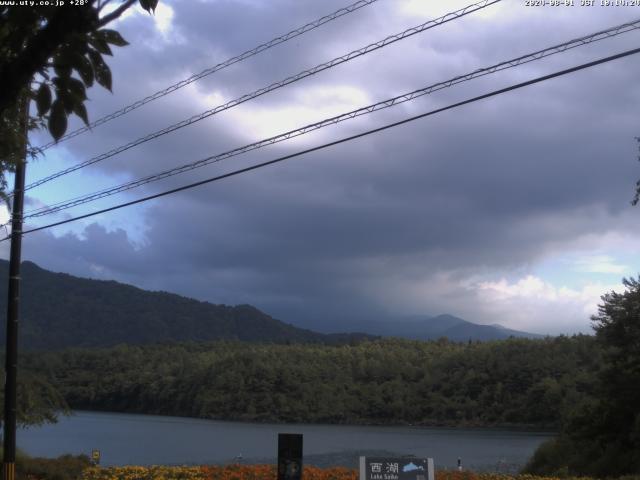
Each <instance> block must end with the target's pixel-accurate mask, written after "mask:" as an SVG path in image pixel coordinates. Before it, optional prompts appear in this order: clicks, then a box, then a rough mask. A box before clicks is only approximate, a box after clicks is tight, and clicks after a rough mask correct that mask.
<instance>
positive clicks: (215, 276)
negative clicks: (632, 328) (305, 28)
mask: <svg viewBox="0 0 640 480" xmlns="http://www.w3.org/2000/svg"><path fill="white" fill-rule="evenodd" d="M162 3H163V4H164V6H163V7H162V9H161V10H160V11H159V13H158V15H157V16H156V17H155V19H152V18H149V17H148V16H147V15H143V14H134V15H130V16H128V17H127V18H125V19H123V20H122V21H120V22H119V24H118V25H117V28H118V29H120V30H121V31H122V33H123V35H124V36H125V38H127V39H128V40H129V41H130V42H131V44H132V45H131V46H130V47H127V48H126V49H121V50H119V51H117V52H116V54H115V56H114V58H113V60H112V61H111V63H110V65H111V66H112V69H113V72H114V85H115V95H113V96H111V95H110V94H108V93H106V92H102V91H99V90H93V91H92V92H91V96H92V100H91V102H90V105H89V110H90V112H91V116H92V118H98V117H99V116H100V115H102V114H105V113H109V112H110V111H112V110H113V109H115V108H117V107H118V106H120V105H124V104H126V103H128V102H130V101H134V100H136V99H138V98H141V97H144V96H145V95H148V94H149V93H151V92H153V91H156V90H157V89H159V88H162V87H164V86H166V85H168V84H171V83H172V82H174V81H177V80H180V79H181V78H185V77H187V76H189V75H190V74H193V73H196V72H198V71H201V70H202V69H204V68H206V67H208V66H210V65H212V64H215V63H218V62H220V61H223V60H224V59H226V58H228V57H230V56H233V55H236V54H238V53H241V52H242V51H244V50H247V49H249V48H251V47H253V46H255V45H257V44H259V43H261V42H263V41H265V40H268V39H269V38H272V37H274V36H276V35H278V34H282V33H284V32H286V31H288V30H291V29H292V28H294V27H296V26H299V25H302V24H304V23H306V22H308V21H310V20H312V19H314V18H317V17H319V16H321V15H323V14H326V13H328V12H330V11H332V10H335V9H337V8H340V7H341V6H344V2H338V1H327V2H312V1H309V2H299V1H295V0H278V1H269V2H267V1H264V2H262V1H258V0H256V1H249V0H246V1H231V0H218V1H209V2H204V1H175V2H169V1H163V2H162ZM454 3H455V4H454ZM462 6H464V3H462V2H452V3H451V4H449V2H447V4H446V5H444V4H437V6H434V4H433V3H431V2H426V1H425V2H421V1H416V0H412V1H407V2H401V1H394V2H387V1H385V0H380V2H377V3H375V4H374V5H372V6H369V7H366V8H363V9H361V11H359V12H358V13H354V14H351V15H348V16H346V17H344V18H342V19H340V20H338V21H335V22H332V23H331V24H329V25H326V26H323V27H321V28H319V29H317V30H314V31H313V32H310V33H309V34H306V35H304V36H302V37H299V38H298V39H296V40H294V41H292V42H289V43H287V44H285V45H281V46H279V47H276V48H274V49H272V50H269V51H267V52H265V53H263V54H261V55H259V56H257V57H255V58H252V59H250V60H248V61H245V62H242V63H241V64H238V65H236V66H234V67H231V68H229V69H226V70H224V71H222V72H219V73H216V74H215V75H212V76H210V77H208V78H206V79H204V80H202V81H199V82H197V83H195V84H192V85H190V86H189V87H187V88H184V89H182V90H180V91H179V92H176V93H175V94H172V95H170V96H167V97H165V98H163V99H161V100H159V101H157V102H154V103H152V104H149V105H147V106H145V107H143V108H141V109H139V110H137V111H135V112H133V113H132V114H130V115H128V116H126V117H123V118H121V119H119V120H117V121H114V122H112V123H109V124H108V125H105V126H103V127H99V128H96V129H95V131H94V132H93V133H92V134H90V135H84V136H81V137H78V138H77V139H76V140H73V141H70V142H68V143H65V144H62V145H60V147H58V148H59V149H58V150H56V151H55V152H53V153H51V154H50V155H48V156H47V158H46V159H45V160H42V161H40V162H38V164H37V165H35V166H33V169H32V171H31V173H30V175H31V176H32V177H33V178H36V177H38V176H42V175H43V174H44V173H45V172H46V171H48V170H47V169H51V167H50V166H48V164H47V162H48V161H50V165H54V164H55V165H58V164H59V163H63V164H72V163H75V162H78V161H81V160H83V159H85V158H88V157H89V156H92V155H95V154H97V153H100V152H102V151H105V150H108V149H110V148H113V146H115V145H119V144H122V143H126V142H128V141H130V140H132V139H134V138H137V137H139V136H142V135H145V134H146V133H149V132H151V131H153V130H155V129H158V128H162V127H164V126H166V125H168V124H170V123H173V122H176V121H179V120H181V119H183V118H186V117H189V116H191V115H193V114H196V113H199V112H201V111H203V110H206V109H209V108H212V107H213V106H215V105H218V104H221V103H224V102H225V101H228V100H230V99H233V98H237V97H239V96H241V95H243V94H245V93H247V92H250V91H252V90H255V89H257V88H260V87H262V86H264V85H267V84H269V83H271V82H273V81H277V80H279V79H281V78H284V77H286V76H288V75H291V74H295V73H297V72H298V71H301V70H304V69H306V68H309V67H311V66H313V65H315V64H318V63H321V62H324V61H327V60H330V59H331V58H333V57H334V56H337V55H342V54H344V53H347V52H348V51H350V50H353V49H355V48H359V47H361V46H364V45H366V44H367V43H370V42H372V41H376V40H379V39H381V38H384V37H385V36H386V35H389V34H392V33H395V32H397V31H400V30H403V29H405V28H408V27H411V26H413V25H417V24H419V23H422V22H424V21H426V20H427V19H429V18H433V17H436V16H439V15H442V14H444V13H446V12H447V11H449V10H453V9H455V8H459V7H462ZM570 10H571V9H570V8H567V9H555V10H553V9H551V8H547V9H531V8H525V7H524V6H523V5H521V4H520V2H504V3H503V4H499V5H498V6H495V7H489V9H487V10H485V11H483V12H482V14H472V15H469V16H467V17H465V18H462V19H460V20H456V21H453V22H450V23H448V24H446V25H443V26H441V27H437V28H435V29H433V30H431V31H429V32H427V33H424V34H420V35H416V36H414V37H412V38H410V39H407V40H404V41H402V42H399V43H398V44H395V45H393V46H390V47H387V48H385V49H382V50H380V51H378V52H375V53H372V54H370V55H367V56H365V57H362V58H359V59H356V60H354V61H352V62H349V63H348V64H345V65H341V66H340V67H336V68H335V69H332V70H330V71H327V72H323V73H322V74H318V75H316V76H314V77H311V78H308V79H305V80H303V81H301V82H299V83H296V84H294V85H291V86H289V87H286V88H284V89H281V90H279V91H277V92H272V93H270V94H267V95H265V96H263V97H261V98H259V99H257V100H255V101H252V102H249V103H246V104H243V105H241V106H239V107H237V108H235V109H233V110H230V111H227V112H223V113H221V114H219V115H216V116H214V117H212V118H209V119H206V120H203V121H201V122H199V123H198V124H196V125H193V126H191V127H189V128H186V129H182V130H181V131H180V132H176V133H174V134H170V135H167V136H165V137H162V138H161V139H159V140H158V141H154V142H149V143H146V144H145V145H143V146H140V147H137V148H135V149H132V150H131V151H129V152H127V153H125V154H122V155H119V156H117V157H115V158H112V159H110V160H107V161H105V162H102V163H100V164H97V165H95V166H93V167H92V169H91V171H87V172H84V173H78V174H75V176H72V175H70V176H69V178H67V179H65V180H61V181H60V182H59V183H58V184H56V185H54V184H53V183H54V182H52V184H51V185H50V186H47V188H45V189H43V190H42V193H38V192H37V191H35V190H34V191H33V193H32V196H33V197H34V199H37V200H38V201H41V202H45V203H47V202H48V203H51V202H55V201H58V200H61V199H64V198H67V197H71V196H75V195H78V194H82V193H86V192H88V191H91V190H94V189H96V188H98V185H100V186H102V185H104V184H107V185H108V184H110V183H118V182H120V181H122V180H126V179H133V178H137V177H139V176H141V175H146V174H149V173H154V172H156V171H158V170H160V169H163V168H170V167H172V166H175V165H178V164H181V163H184V162H186V161H191V160H195V159H197V158H201V157H204V156H207V155H211V154H214V153H219V152H221V151H224V150H225V149H229V148H234V147H237V146H240V145H243V144H245V143H248V142H252V141H256V140H259V139H261V138H264V137H266V136H270V135H273V134H276V133H280V132H282V131H284V130H287V129H290V128H296V127H298V126H302V125H304V124H307V123H309V122H313V121H318V120H321V119H322V118H325V117H327V116H330V115H334V114H337V113H340V112H343V111H348V110H351V109H353V108H357V107H359V106H363V105H365V104H368V103H371V102H374V101H379V100H382V99H385V98H388V97H391V96H394V95H398V94H401V93H404V92H407V91H411V90H414V89H417V88H421V87H424V86H426V85H429V84H431V83H435V82H438V81H442V80H446V79H448V78H450V77H453V76H455V75H459V74H463V73H466V72H469V71H473V70H475V69H477V68H481V67H484V66H488V65H491V64H493V63H497V62H498V61H502V60H506V59H508V58H511V57H515V56H518V55H522V54H525V53H529V52H531V51H533V50H537V49H540V48H544V47H547V46H550V45H553V44H555V43H559V42H562V41H566V40H569V39H571V38H575V37H579V36H582V35H585V34H587V33H590V32H593V31H596V30H601V29H604V28H607V27H609V26H612V25H614V24H617V23H622V22H623V21H625V20H628V19H630V18H633V14H634V12H633V11H632V10H629V9H626V8H622V7H621V8H615V9H607V8H601V7H594V8H592V9H589V8H580V7H574V9H573V10H571V11H570ZM637 38H638V33H635V32H633V33H629V34H626V35H625V36H622V37H620V38H616V39H611V40H606V41H603V42H600V43H598V44H594V45H590V46H587V47H583V48H580V49H575V50H572V51H570V52H567V53H565V54H562V55H558V56H554V57H551V58H548V59H545V60H543V61H540V62H532V63H530V64H527V65H525V66H522V67H519V68H514V69H511V70H508V71H505V72H501V73H499V74H496V75H491V76H486V77H483V78H482V79H478V80H475V81H473V82H468V83H465V84H461V85H459V86H457V87H455V88H451V89H446V90H443V91H441V92H438V93H435V94H432V95H430V96H427V97H424V98H422V99H420V100H417V101H415V102H411V103H408V104H404V105H402V106H398V107H395V108H393V109H389V110H387V111H384V112H378V113H376V114H372V115H370V116H366V117H363V118H360V119H357V120H352V121H349V122H345V123H342V124H340V125H339V126H336V127H331V128H327V129H323V130H322V131H319V132H316V133H312V134H309V135H306V136H304V137H301V138H299V139H296V140H294V141H291V142H287V143H283V144H279V145H276V146H272V147H268V148H265V149H263V150H260V151H257V152H253V153H251V154H249V155H247V156H246V157H242V158H235V159H232V160H229V161H225V162H223V163H221V164H219V165H215V166H211V167H207V168H204V169H200V170H195V171H193V172H190V173H188V174H183V175H181V176H178V177H174V178H172V179H169V180H165V181H163V182H159V183H158V184H153V185H149V186H147V187H145V188H143V189H139V191H136V192H131V193H129V194H127V195H124V196H120V197H114V198H112V199H110V200H109V201H105V202H104V203H103V204H104V205H109V204H112V203H114V202H116V201H118V200H120V201H122V200H124V199H128V198H136V197H138V196H141V195H143V194H144V193H147V194H148V193H152V192H156V191H160V190H163V189H166V188H169V187H171V186H177V185H182V184H185V183H188V182H190V181H195V180H197V179H202V178H206V177H208V176H211V175H215V174H219V173H222V172H226V171H230V170H232V169H234V168H239V167H242V166H246V165H250V164H252V163H255V162H258V161H263V160H268V159H272V158H275V157H277V156H279V155H284V154H288V153H292V152H295V151H298V150H300V149H303V148H308V147H310V146H313V145H317V144H319V143H323V142H327V141H332V140H335V139H339V138H342V137H345V136H348V135H350V134H354V133H358V132H361V131H363V130H366V129H368V128H374V127H377V126H381V125H383V124H386V123H389V122H391V121H396V120H400V119H402V118H406V117H407V116H410V115H415V114H419V113H422V112H424V111H428V110H431V109H433V108H437V107H440V106H444V105H447V104H450V103H452V102H456V101H460V100H463V99H465V98H468V97H471V96H475V95H479V94H482V93H486V92H488V91H490V90H493V89H496V88H502V87H504V86H507V85H509V84H512V83H515V82H520V81H524V80H526V79H529V78H532V77H535V76H539V75H544V74H548V73H550V72H553V71H555V70H559V69H562V68H567V67H569V66H573V65H576V64H578V63H582V62H586V61H589V60H592V59H595V58H599V57H602V56H606V55H609V54H612V53H615V52H618V51H621V50H624V49H626V48H628V45H630V44H631V43H632V40H633V39H637ZM639 70H640V68H639V67H638V63H637V59H636V58H635V57H631V58H627V59H622V60H618V61H616V62H612V63H609V64H606V65H602V66H600V67H597V68H594V69H591V70H588V71H584V72H578V73H576V74H574V75H571V76H567V77H563V78H560V79H556V80H553V81H549V82H545V83H543V84H540V85H536V86H532V87H528V88H527V89H525V90H519V91H515V92H511V93H508V94H505V95H501V96H499V97H495V98H492V99H488V100H485V101H482V102H477V103H474V104H471V105H468V106H465V107H461V108H459V109H455V110H452V111H448V112H444V113H442V114H439V115H437V116H433V117H430V118H427V119H424V120H421V121H418V122H413V123H411V124H408V125H406V126H403V127H398V128H396V129H393V130H388V131H385V132H382V133H380V134H376V135H374V136H368V137H366V138H362V139H359V140H356V141H353V142H350V143H348V144H343V145H340V146H336V147H332V148H329V149H326V150H322V151H319V152H315V153H312V154H309V155H306V156H304V157H301V158H297V159H295V160H291V161H290V162H287V163H285V164H281V165H277V166H273V167H269V168H265V169H261V170H258V171H254V172H251V173H249V174H246V175H243V176H240V177H234V178H232V179H228V180H225V181H222V182H218V183H215V184H211V185H208V186H203V187H199V188H196V189H193V190H189V191H185V192H181V193H180V194H176V195H173V196H170V197H165V198H163V199H160V200H157V201H154V202H152V203H149V204H145V205H143V206H139V207H133V208H132V209H130V210H122V211H120V212H118V213H116V214H113V215H103V216H99V217H95V218H94V219H93V220H90V221H86V222H85V223H82V224H79V225H76V226H73V227H58V228H56V229H52V230H50V231H46V232H41V233H37V234H32V235H29V236H28V237H27V238H26V239H25V247H24V257H25V258H28V259H33V260H34V261H37V262H39V263H40V264H41V265H42V266H44V267H46V268H50V269H53V270H57V271H66V272H70V273H74V274H79V275H86V276H92V277H97V278H114V279H117V280H121V281H126V282H131V283H134V284H136V285H139V286H142V287H145V288H152V289H163V290H169V291H175V292H178V293H181V294H185V295H189V296H194V297H196V298H199V299H204V300H209V301H212V302H216V303H231V304H235V303H251V304H254V305H256V306H258V307H260V308H263V309H264V310H266V311H267V312H268V313H270V314H272V315H274V316H276V317H278V318H282V319H284V320H287V321H290V322H294V323H298V324H301V325H305V326H312V327H314V328H318V329H322V330H336V329H348V326H349V321H356V320H358V321H362V320H366V319H368V318H382V317H384V318H397V317H400V316H402V315H408V314H416V313H420V314H438V313H442V312H448V313H452V314H456V315H460V316H463V317H464V318H466V319H468V320H470V321H477V322H482V323H495V322H498V323H501V324H503V325H505V326H507V327H512V328H519V329H524V330H530V331H534V332H541V333H561V332H564V333H571V332H577V331H588V329H589V314H590V313H594V312H595V305H596V304H597V302H598V298H599V296H600V295H601V294H603V293H605V292H606V291H607V290H608V289H610V288H615V287H616V285H619V280H620V278H621V277H622V276H624V275H627V276H628V275H634V274H635V273H636V271H637V260H638V258H640V252H638V249H637V248H636V247H635V244H634V242H633V240H632V239H633V238H634V237H635V238H637V234H638V233H639V231H638V230H639V228H638V226H637V221H636V219H637V211H636V210H634V209H633V208H632V207H630V205H629V200H630V199H631V197H632V194H633V185H634V182H635V179H636V177H638V176H639V173H640V172H639V171H638V168H637V163H636V146H635V142H634V136H636V135H638V131H637V108H636V106H637V105H638V100H640V86H639V85H638V83H637V81H635V79H637V77H638V73H639ZM42 138H44V137H42ZM36 143H37V142H36ZM56 155H57V156H56ZM50 159H51V160H50ZM87 170H89V169H87ZM71 177H74V178H71ZM34 201H35V200H34ZM83 211H88V209H84V210H83V209H78V210H77V211H76V210H73V211H70V212H69V213H70V214H71V215H73V214H77V213H81V212H83ZM567 259H571V261H567Z"/></svg>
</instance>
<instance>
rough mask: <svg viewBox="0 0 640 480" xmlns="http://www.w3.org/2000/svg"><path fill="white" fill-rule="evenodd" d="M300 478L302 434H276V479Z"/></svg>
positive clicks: (292, 479) (289, 479)
mask: <svg viewBox="0 0 640 480" xmlns="http://www.w3.org/2000/svg"><path fill="white" fill-rule="evenodd" d="M301 478H302V435H301V434H299V433H279V434H278V480H300V479H301Z"/></svg>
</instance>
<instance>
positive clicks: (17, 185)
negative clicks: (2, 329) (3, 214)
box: [2, 93, 29, 480]
mask: <svg viewBox="0 0 640 480" xmlns="http://www.w3.org/2000/svg"><path fill="white" fill-rule="evenodd" d="M20 104H21V105H20V109H19V112H18V118H19V121H20V123H21V124H20V127H21V128H23V129H24V144H23V146H22V151H21V152H20V156H19V157H18V158H17V161H16V172H15V179H14V188H13V208H12V213H11V251H10V257H9V298H8V301H7V344H6V350H5V356H6V357H5V367H4V368H5V384H4V435H3V438H4V460H3V477H2V478H3V479H4V480H15V478H16V403H17V401H16V397H17V395H16V392H17V388H16V384H17V376H18V318H19V316H18V314H19V306H20V257H21V250H22V214H23V210H24V178H25V172H26V166H27V135H28V124H29V97H28V96H27V94H26V93H25V95H24V99H23V100H21V102H20Z"/></svg>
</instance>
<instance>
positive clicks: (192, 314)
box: [0, 260, 535, 350]
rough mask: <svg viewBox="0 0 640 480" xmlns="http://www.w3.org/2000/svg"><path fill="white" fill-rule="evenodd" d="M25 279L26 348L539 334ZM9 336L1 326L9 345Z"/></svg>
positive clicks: (53, 278)
mask: <svg viewBox="0 0 640 480" xmlns="http://www.w3.org/2000/svg"><path fill="white" fill-rule="evenodd" d="M8 269H9V267H8V262H7V261H4V260H0V309H1V311H6V293H5V292H6V291H7V277H8ZM22 279H23V281H22V286H21V305H20V327H19V338H20V344H21V348H26V349H37V350H43V349H47V350H49V349H61V348H67V347H107V346H112V345H117V344H120V343H128V344H149V343H169V342H188V341H211V340H222V339H227V340H241V341H253V342H272V343H285V342H296V343H329V344H342V343H349V342H354V341H360V340H362V339H365V338H368V339H374V338H377V336H395V337H405V338H413V339H420V340H427V339H435V338H440V337H447V338H449V339H450V340H452V341H468V340H495V339H503V338H508V337H510V336H520V337H522V336H524V337H534V336H535V335H533V334H528V333H525V332H518V331H515V330H509V329H506V328H504V327H502V326H500V325H478V324H474V323H472V322H468V321H466V320H463V319H461V318H457V317H454V316H452V315H439V316H437V317H411V318H400V319H398V320H395V321H389V322H371V323H368V324H366V325H361V327H362V329H360V328H358V329H357V330H359V331H366V333H333V334H324V333H318V332H314V331H312V330H308V329H304V328H299V327H296V326H294V325H292V324H289V323H285V322H282V321H280V320H277V319H275V318H272V317H271V316H269V315H267V314H266V313H264V312H261V311H260V310H258V309H257V308H255V307H253V306H251V305H237V306H228V305H216V304H212V303H209V302H201V301H198V300H194V299H191V298H187V297H183V296H180V295H176V294H173V293H168V292H151V291H146V290H142V289H140V288H137V287H134V286H131V285H126V284H123V283H119V282H116V281H104V280H93V279H86V278H79V277H74V276H72V275H68V274H65V273H54V272H50V271H48V270H45V269H43V268H40V267H39V266H37V265H36V264H35V263H32V262H28V261H25V262H23V263H22ZM353 330H356V328H354V329H353ZM4 336H5V329H4V328H0V340H1V341H2V343H3V344H4Z"/></svg>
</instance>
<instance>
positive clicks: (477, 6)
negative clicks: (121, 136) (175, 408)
mask: <svg viewBox="0 0 640 480" xmlns="http://www.w3.org/2000/svg"><path fill="white" fill-rule="evenodd" d="M500 1H502V0H482V1H480V2H477V3H474V4H471V5H468V6H466V7H464V8H461V9H459V10H456V11H454V12H450V13H447V14H446V15H443V16H442V17H439V18H437V19H435V20H429V21H428V22H425V23H423V24H421V25H418V26H415V27H412V28H409V29H407V30H404V31H403V32H400V33H397V34H395V35H390V36H388V37H386V38H385V39H383V40H380V41H378V42H375V43H372V44H369V45H367V46H365V47H362V48H360V49H357V50H354V51H352V52H350V53H348V54H346V55H343V56H340V57H336V58H334V59H333V60H330V61H328V62H325V63H322V64H320V65H316V66H315V67H313V68H310V69H308V70H304V71H302V72H300V73H297V74H296V75H292V76H290V77H287V78H285V79H284V80H281V81H279V82H275V83H272V84H271V85H269V86H266V87H263V88H260V89H258V90H255V91H254V92H252V93H248V94H245V95H243V96H241V97H239V98H236V99H234V100H231V101H229V102H227V103H225V104H222V105H218V106H217V107H214V108H212V109H210V110H207V111H205V112H202V113H200V114H198V115H194V116H192V117H190V118H188V119H186V120H182V121H180V122H178V123H175V124H173V125H170V126H168V127H165V128H163V129H162V130H158V131H156V132H153V133H150V134H148V135H145V136H144V137H140V138H138V139H137V140H133V141H132V142H129V143H127V144H125V145H121V146H119V147H116V148H114V149H112V150H110V151H108V152H106V153H103V154H101V155H98V156H95V157H93V158H90V159H89V160H85V161H84V162H80V163H78V164H76V165H73V166H71V167H68V168H65V169H63V170H60V171H58V172H56V173H53V174H51V175H49V176H47V177H45V178H42V179H40V180H37V181H35V182H32V183H30V184H29V185H27V186H25V191H26V190H30V189H32V188H35V187H37V186H40V185H43V184H44V183H47V182H50V181H51V180H54V179H56V178H59V177H61V176H63V175H67V174H69V173H72V172H75V171H77V170H80V169H81V168H84V167H87V166H89V165H93V164H94V163H97V162H100V161H103V160H106V159H107V158H110V157H113V156H115V155H117V154H119V153H122V152H124V151H126V150H129V149H131V148H133V147H136V146H138V145H141V144H143V143H146V142H148V141H150V140H153V139H156V138H158V137H161V136H163V135H166V134H168V133H171V132H174V131H176V130H179V129H181V128H183V127H186V126H189V125H192V124H194V123H196V122H199V121H200V120H203V119H205V118H208V117H210V116H212V115H215V114H217V113H219V112H222V111H224V110H228V109H230V108H233V107H235V106H237V105H240V104H242V103H245V102H247V101H249V100H253V99H254V98H257V97H259V96H261V95H264V94H266V93H268V92H271V91H273V90H276V89H279V88H282V87H284V86H286V85H289V84H292V83H294V82H297V81H299V80H302V79H303V78H306V77H309V76H312V75H315V74H317V73H320V72H322V71H324V70H327V69H329V68H332V67H335V66H336V65H340V64H342V63H345V62H348V61H350V60H353V59H354V58H357V57H360V56H363V55H366V54H368V53H371V52H373V51H375V50H378V49H380V48H383V47H386V46H387V45H391V44H392V43H395V42H398V41H400V40H403V39H405V38H409V37H411V36H413V35H416V34H418V33H421V32H424V31H426V30H429V29H431V28H434V27H437V26H439V25H442V24H444V23H447V22H450V21H452V20H455V19H458V18H460V17H463V16H465V15H468V14H470V13H473V12H476V11H478V10H481V9H483V8H486V7H488V6H490V5H493V4H495V3H499V2H500ZM11 195H12V193H10V194H9V196H11Z"/></svg>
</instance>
